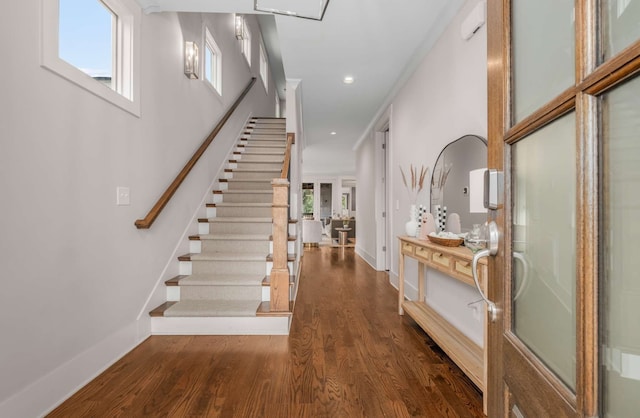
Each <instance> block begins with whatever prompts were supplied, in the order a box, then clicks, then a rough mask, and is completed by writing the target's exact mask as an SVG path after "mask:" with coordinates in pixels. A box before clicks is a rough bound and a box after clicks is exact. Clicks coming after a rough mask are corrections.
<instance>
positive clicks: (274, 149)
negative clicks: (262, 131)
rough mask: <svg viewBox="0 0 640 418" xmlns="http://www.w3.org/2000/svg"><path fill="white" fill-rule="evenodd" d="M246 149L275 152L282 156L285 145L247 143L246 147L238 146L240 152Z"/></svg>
mask: <svg viewBox="0 0 640 418" xmlns="http://www.w3.org/2000/svg"><path fill="white" fill-rule="evenodd" d="M243 148H244V151H248V152H258V153H260V152H277V153H278V154H279V155H280V156H281V157H280V158H282V155H284V153H285V147H279V146H278V147H275V146H274V147H266V146H264V145H247V146H246V147H238V150H239V151H240V152H243Z"/></svg>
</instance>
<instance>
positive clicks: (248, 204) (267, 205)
mask: <svg viewBox="0 0 640 418" xmlns="http://www.w3.org/2000/svg"><path fill="white" fill-rule="evenodd" d="M214 205H215V207H218V208H221V207H239V208H270V207H272V206H273V203H271V202H266V203H252V202H218V203H214Z"/></svg>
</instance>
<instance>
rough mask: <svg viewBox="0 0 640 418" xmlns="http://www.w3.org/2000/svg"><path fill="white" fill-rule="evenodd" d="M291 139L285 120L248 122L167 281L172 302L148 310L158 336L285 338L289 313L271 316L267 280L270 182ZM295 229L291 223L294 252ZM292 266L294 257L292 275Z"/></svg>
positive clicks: (278, 170) (291, 251)
mask: <svg viewBox="0 0 640 418" xmlns="http://www.w3.org/2000/svg"><path fill="white" fill-rule="evenodd" d="M286 141H287V136H286V131H285V120H284V119H273V118H253V119H251V121H250V122H249V124H248V125H247V128H246V131H245V133H244V134H243V135H242V136H241V138H240V139H239V140H238V143H237V144H236V148H235V150H234V152H233V156H232V158H231V159H230V160H229V164H228V166H227V168H225V170H224V178H221V179H220V180H219V187H220V188H219V190H215V191H214V192H213V203H208V204H207V218H202V219H199V220H198V223H199V226H198V231H199V234H198V235H195V236H191V237H189V241H190V251H191V252H190V253H189V254H186V255H183V256H180V257H178V260H179V263H180V275H179V276H177V277H174V278H172V279H170V280H168V281H166V282H165V285H166V288H167V302H166V303H164V304H163V305H161V306H159V307H157V308H156V309H154V310H153V311H151V312H150V315H151V317H152V318H151V328H152V333H153V334H173V335H175V334H288V331H289V323H290V317H291V312H290V311H289V312H279V313H271V312H269V298H270V288H269V283H270V281H269V277H268V274H269V272H270V271H271V268H272V261H273V260H272V255H271V252H272V251H273V244H272V235H271V234H272V222H273V216H272V206H273V188H272V185H271V182H272V180H273V179H274V178H278V177H280V173H281V170H282V165H283V161H284V155H285V150H286V144H287V142H286ZM295 225H296V224H295V222H293V221H290V224H289V228H288V229H289V241H290V242H289V246H288V247H289V249H288V250H289V251H288V252H289V253H293V248H294V242H295V237H293V236H292V232H293V231H294V230H295ZM294 263H295V257H293V256H290V257H289V259H288V264H289V266H288V267H289V271H290V272H295V271H296V270H295V268H294ZM293 279H294V278H292V281H291V282H292V283H291V284H292V285H291V286H290V289H293V282H294V280H293ZM291 293H292V292H291V291H290V299H291V300H293V297H291V296H292V295H291Z"/></svg>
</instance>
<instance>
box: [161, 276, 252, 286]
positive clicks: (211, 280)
mask: <svg viewBox="0 0 640 418" xmlns="http://www.w3.org/2000/svg"><path fill="white" fill-rule="evenodd" d="M176 279H177V280H176ZM263 281H264V278H263V276H261V275H257V274H254V275H251V274H191V275H185V276H177V277H174V278H173V279H171V280H168V281H167V282H169V284H168V285H170V286H262V285H263ZM167 282H165V284H167Z"/></svg>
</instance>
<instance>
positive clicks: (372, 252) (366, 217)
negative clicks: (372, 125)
mask: <svg viewBox="0 0 640 418" xmlns="http://www.w3.org/2000/svg"><path fill="white" fill-rule="evenodd" d="M377 146H379V144H377V143H376V141H375V140H374V134H373V133H370V134H369V138H367V139H366V140H365V141H363V142H362V143H361V145H360V146H359V147H358V149H357V150H356V178H357V184H358V188H357V193H356V194H357V196H356V198H357V201H356V204H357V205H358V207H357V210H358V216H357V217H356V219H357V223H358V227H357V228H356V248H355V251H356V253H357V254H358V255H359V256H360V257H362V258H363V259H365V260H366V261H367V262H368V263H369V264H371V266H372V267H374V268H377V267H378V266H377V262H376V260H377V257H378V255H377V254H376V246H377V245H379V243H378V242H377V241H378V235H377V221H378V217H377V216H376V214H378V215H380V213H381V211H380V208H379V207H378V206H377V205H376V201H377V199H376V193H377V192H378V191H379V186H380V182H381V180H382V176H381V173H380V170H379V161H378V158H377V153H376V147H377Z"/></svg>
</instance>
